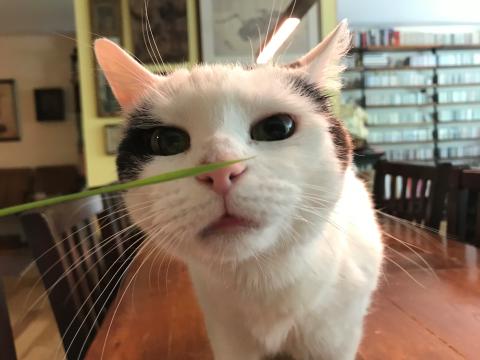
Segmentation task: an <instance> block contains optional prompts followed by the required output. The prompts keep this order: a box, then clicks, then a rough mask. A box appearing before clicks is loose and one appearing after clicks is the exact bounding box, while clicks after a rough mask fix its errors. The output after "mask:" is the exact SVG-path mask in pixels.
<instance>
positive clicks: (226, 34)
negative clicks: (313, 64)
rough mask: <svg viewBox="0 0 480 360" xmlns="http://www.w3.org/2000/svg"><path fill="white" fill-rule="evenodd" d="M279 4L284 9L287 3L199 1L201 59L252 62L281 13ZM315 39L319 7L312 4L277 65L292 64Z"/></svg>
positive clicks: (284, 48) (317, 38)
mask: <svg viewBox="0 0 480 360" xmlns="http://www.w3.org/2000/svg"><path fill="white" fill-rule="evenodd" d="M275 4H276V6H274V5H275ZM281 4H283V6H284V7H285V8H286V7H287V5H288V2H280V4H279V3H274V4H272V2H271V1H258V0H244V1H234V0H227V1H226V0H201V1H200V30H201V31H200V32H201V48H202V60H203V61H204V62H207V63H214V62H216V63H226V62H241V63H247V64H251V63H254V62H255V60H256V56H257V53H258V50H259V48H260V45H261V44H262V41H264V40H265V37H266V35H267V33H268V32H269V31H270V30H272V29H274V28H275V26H276V25H277V19H278V18H279V17H280V16H281V14H282V13H283V11H284V10H285V8H280V6H281ZM272 6H273V7H272ZM319 39H320V26H319V8H318V4H315V5H314V6H312V8H311V9H310V10H309V11H308V13H307V14H306V15H305V16H304V17H303V18H302V21H301V23H300V25H299V26H298V27H297V29H296V30H295V32H294V33H293V35H292V36H291V37H290V39H289V40H288V41H286V43H285V44H284V46H283V47H282V48H281V49H280V50H279V51H278V53H277V56H280V58H279V60H280V61H281V62H290V61H294V60H296V59H297V58H298V57H300V56H302V55H303V54H305V53H306V52H308V50H310V49H311V48H313V47H314V46H315V45H316V44H317V43H318V42H319Z"/></svg>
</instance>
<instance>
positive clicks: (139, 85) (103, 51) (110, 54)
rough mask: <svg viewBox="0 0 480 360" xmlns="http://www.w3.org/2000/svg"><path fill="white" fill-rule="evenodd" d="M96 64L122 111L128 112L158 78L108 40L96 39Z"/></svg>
mask: <svg viewBox="0 0 480 360" xmlns="http://www.w3.org/2000/svg"><path fill="white" fill-rule="evenodd" d="M94 49H95V55H96V57H97V60H98V63H99V64H100V67H101V68H102V70H103V73H104V74H105V77H106V78H107V81H108V83H109V84H110V87H111V88H112V91H113V94H114V95H115V98H116V99H117V101H118V103H119V104H120V106H121V107H122V109H123V110H125V111H128V110H130V109H131V108H132V107H134V106H135V105H136V103H137V102H138V100H139V99H140V98H141V97H142V96H143V95H144V94H145V92H146V91H147V90H149V89H152V88H153V87H154V86H155V83H157V82H158V80H159V77H158V76H157V75H154V74H152V73H151V72H149V71H148V70H147V69H145V68H144V67H143V66H141V65H140V64H139V63H138V62H137V61H136V60H135V59H133V58H132V57H131V56H130V55H129V54H128V53H127V52H126V51H124V50H123V49H122V48H120V47H119V46H118V45H117V44H115V43H114V42H112V41H110V40H108V39H98V40H96V41H95V45H94Z"/></svg>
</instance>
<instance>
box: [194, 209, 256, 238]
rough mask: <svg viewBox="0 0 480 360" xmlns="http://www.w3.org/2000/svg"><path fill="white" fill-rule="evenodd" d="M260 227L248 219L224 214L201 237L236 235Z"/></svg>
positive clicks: (204, 230)
mask: <svg viewBox="0 0 480 360" xmlns="http://www.w3.org/2000/svg"><path fill="white" fill-rule="evenodd" d="M258 227H259V224H258V223H257V222H255V221H253V220H250V219H246V218H243V217H240V216H237V215H232V214H229V213H224V214H223V215H222V216H221V217H220V218H219V219H217V220H215V221H213V222H212V223H211V224H209V225H208V226H207V227H205V228H204V229H203V230H202V231H201V232H200V237H202V238H207V237H210V236H212V235H221V234H225V235H228V234H234V233H239V232H244V231H248V230H253V229H256V228H258Z"/></svg>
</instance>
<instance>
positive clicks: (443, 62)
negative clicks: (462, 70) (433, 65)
mask: <svg viewBox="0 0 480 360" xmlns="http://www.w3.org/2000/svg"><path fill="white" fill-rule="evenodd" d="M437 64H438V65H439V66H461V65H480V52H478V51H462V52H460V51H455V52H453V51H448V52H447V51H445V52H442V53H440V52H439V53H438V57H437Z"/></svg>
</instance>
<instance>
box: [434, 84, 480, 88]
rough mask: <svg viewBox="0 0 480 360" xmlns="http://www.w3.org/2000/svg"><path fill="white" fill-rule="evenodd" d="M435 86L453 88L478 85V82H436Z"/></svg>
mask: <svg viewBox="0 0 480 360" xmlns="http://www.w3.org/2000/svg"><path fill="white" fill-rule="evenodd" d="M434 86H435V87H437V88H455V87H468V86H479V87H480V83H461V84H436V85H434Z"/></svg>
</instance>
